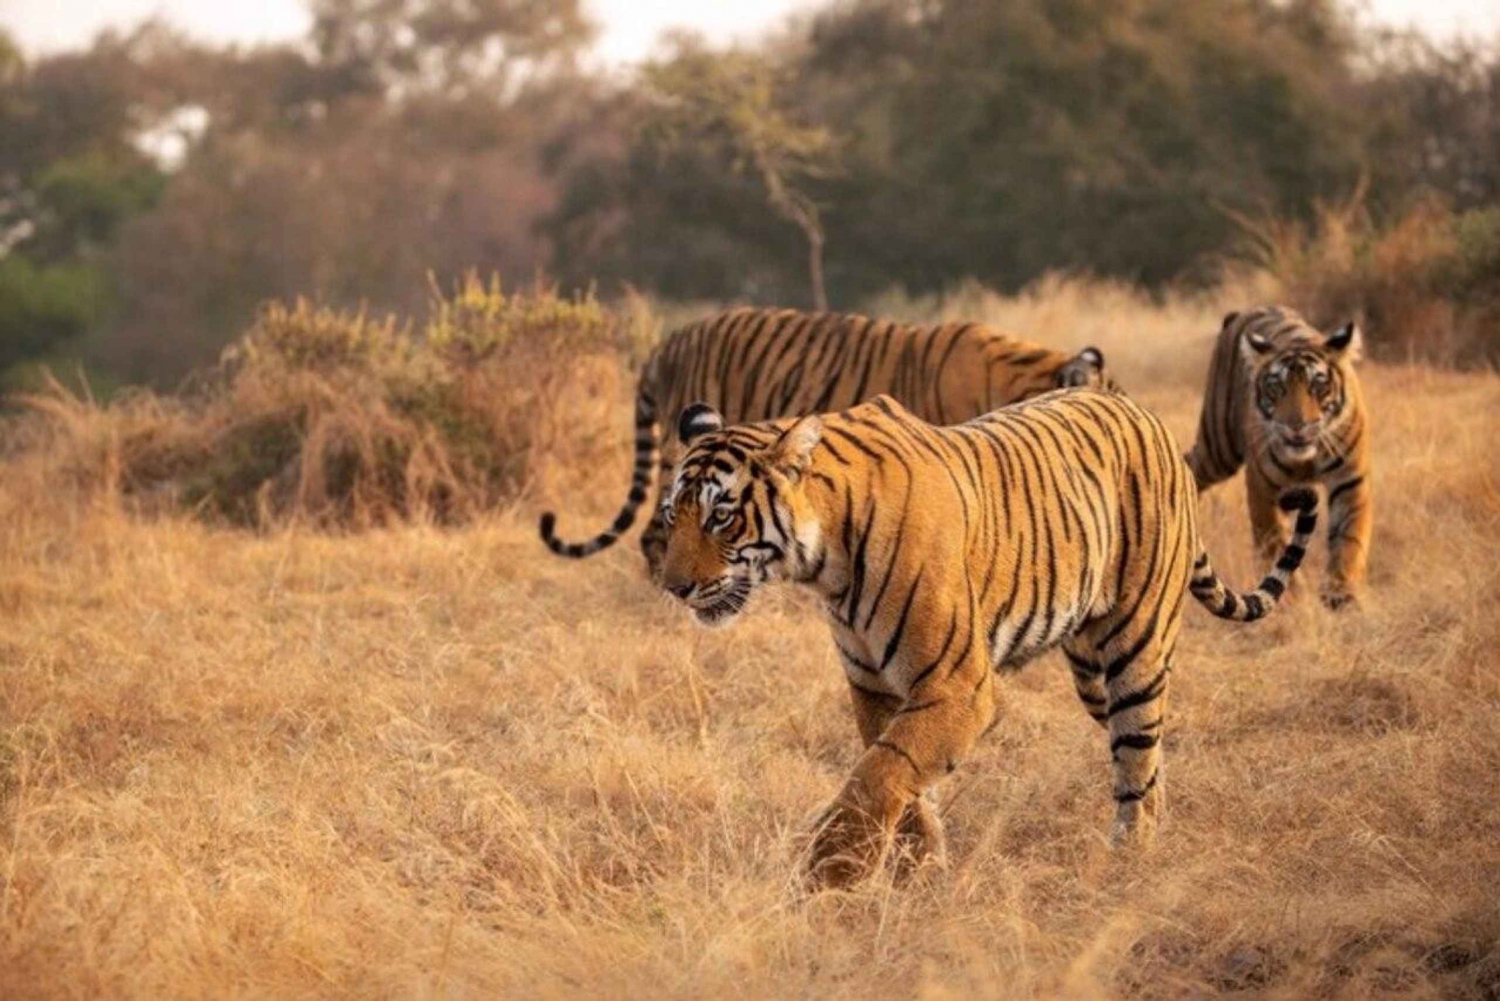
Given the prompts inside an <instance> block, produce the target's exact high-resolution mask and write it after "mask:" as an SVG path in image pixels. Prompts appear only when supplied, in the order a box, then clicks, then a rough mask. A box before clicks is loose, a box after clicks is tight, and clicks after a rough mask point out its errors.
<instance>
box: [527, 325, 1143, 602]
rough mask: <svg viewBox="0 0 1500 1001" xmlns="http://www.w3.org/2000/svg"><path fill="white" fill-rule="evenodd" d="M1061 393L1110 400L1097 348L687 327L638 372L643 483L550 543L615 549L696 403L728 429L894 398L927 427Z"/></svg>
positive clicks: (988, 338) (833, 330)
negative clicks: (619, 504) (577, 533)
mask: <svg viewBox="0 0 1500 1001" xmlns="http://www.w3.org/2000/svg"><path fill="white" fill-rule="evenodd" d="M1061 386H1103V387H1106V388H1110V389H1114V388H1116V387H1115V386H1114V383H1113V382H1112V381H1111V380H1110V379H1109V377H1108V376H1107V375H1106V374H1105V372H1104V356H1103V355H1102V354H1100V352H1099V350H1098V349H1097V348H1085V349H1083V350H1082V351H1081V352H1079V353H1078V354H1076V355H1069V354H1065V353H1063V352H1061V351H1053V350H1051V349H1048V348H1044V347H1042V346H1040V345H1037V344H1032V343H1030V342H1028V341H1023V340H1020V339H1018V338H1014V337H1011V336H1009V335H1008V334H1003V333H1001V332H1000V331H998V330H996V329H994V328H993V327H987V326H984V325H982V324H977V323H942V324H931V325H927V326H912V325H908V324H902V323H894V322H892V321H890V320H872V319H869V318H868V317H864V316H856V315H854V314H852V313H802V312H798V311H797V310H793V309H735V310H731V311H729V312H727V313H723V314H720V315H718V316H713V317H709V318H708V319H706V320H703V321H700V322H698V323H695V324H692V325H691V326H687V327H684V328H682V329H681V330H678V331H677V332H675V333H673V334H672V335H671V336H670V337H668V338H667V339H666V341H664V342H663V343H662V344H661V346H660V347H658V348H657V349H656V351H655V353H654V354H653V355H652V356H651V358H650V359H649V360H648V361H647V363H646V366H645V370H644V371H643V372H642V373H641V380H640V386H639V389H638V391H637V394H636V405H635V428H636V432H635V472H634V475H633V477H632V479H631V483H630V494H629V497H628V498H627V499H626V501H625V505H624V507H623V508H622V509H621V511H620V513H619V514H618V515H617V516H616V517H615V520H614V523H613V524H612V525H611V526H610V527H609V528H608V529H607V530H605V531H604V532H602V533H600V534H599V535H598V536H596V537H595V538H593V539H592V540H590V541H588V542H583V543H569V542H563V541H561V540H559V539H558V538H557V536H556V535H555V534H554V530H555V527H556V517H555V516H554V515H553V514H551V513H548V514H544V515H542V520H541V533H542V539H543V541H545V542H546V543H547V546H548V548H550V549H551V550H552V551H553V552H554V553H557V554H558V555H559V556H569V557H574V558H579V557H584V556H591V555H593V554H594V553H597V552H599V551H600V550H601V549H606V548H608V547H609V546H611V545H613V544H614V543H615V541H616V540H618V539H619V538H620V536H621V535H623V534H624V533H625V532H626V531H628V530H629V528H630V526H631V525H632V524H633V523H634V522H635V517H636V511H637V510H638V509H639V508H640V506H641V504H642V503H644V501H645V500H646V490H647V487H648V486H649V483H650V479H651V467H652V465H654V464H655V463H656V461H657V454H658V451H661V453H662V455H661V459H662V462H661V469H660V472H659V475H658V491H657V494H658V496H657V501H658V507H659V502H660V499H661V495H662V493H663V492H664V488H665V486H666V483H667V478H668V476H669V475H670V472H671V469H672V458H673V456H671V455H669V454H666V453H667V450H666V449H659V444H658V439H657V432H656V428H657V423H658V418H659V417H661V418H665V426H666V427H668V428H670V427H672V426H673V424H674V423H675V422H676V420H677V415H678V414H680V413H681V412H682V409H683V408H684V407H686V406H687V405H688V404H689V403H692V402H694V401H700V402H704V403H707V404H709V405H710V406H712V407H715V408H716V409H718V410H719V411H720V412H721V413H722V414H723V415H724V418H725V419H726V420H727V421H729V422H730V423H732V424H740V423H744V422H746V421H757V420H770V419H772V418H776V417H790V416H799V415H801V414H810V413H822V412H824V411H828V410H843V409H845V408H846V407H852V406H853V405H854V404H856V403H859V402H861V401H863V400H868V399H871V398H873V397H875V396H878V395H880V394H881V393H889V394H890V395H892V396H894V397H896V399H898V400H900V401H901V402H902V403H903V404H904V405H906V406H907V407H909V408H911V410H912V411H913V412H914V413H916V414H917V415H918V416H920V417H921V418H923V419H924V420H928V421H932V422H933V423H935V424H954V423H957V422H959V421H966V420H968V419H969V418H971V417H977V416H979V415H980V414H983V413H988V412H989V411H991V410H994V409H995V408H997V407H1002V406H1005V405H1006V404H1008V403H1015V402H1016V401H1018V400H1024V399H1027V398H1029V397H1032V396H1036V395H1038V394H1040V393H1046V392H1050V391H1051V390H1053V389H1057V388H1058V387H1061ZM665 546H666V532H665V530H664V528H663V525H662V521H661V515H660V511H659V510H658V511H656V513H655V514H654V515H653V516H652V519H651V521H650V523H649V524H648V525H647V526H646V530H645V532H644V533H643V534H642V536H641V551H642V552H643V553H645V556H646V563H647V566H648V568H649V569H650V571H651V574H652V576H653V577H654V576H656V575H657V573H658V570H659V568H660V565H661V557H662V552H663V550H664V549H665Z"/></svg>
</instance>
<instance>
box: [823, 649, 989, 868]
mask: <svg viewBox="0 0 1500 1001" xmlns="http://www.w3.org/2000/svg"><path fill="white" fill-rule="evenodd" d="M994 700H995V692H994V679H993V675H992V673H991V671H990V669H989V665H988V664H987V663H985V661H984V660H983V658H982V657H981V656H978V655H971V656H968V657H966V659H965V660H964V661H963V662H961V663H959V664H955V665H949V664H938V665H937V666H936V667H935V668H934V669H933V670H931V672H930V673H928V674H927V676H926V677H925V678H923V680H922V681H921V683H920V684H918V685H916V686H914V687H913V688H912V690H911V691H910V693H909V694H908V696H907V698H906V699H905V700H904V701H903V702H902V703H901V704H900V705H899V706H898V707H895V708H894V709H893V711H891V712H890V714H889V718H888V719H887V721H886V723H885V725H884V727H883V728H882V729H881V730H880V731H879V733H878V734H877V735H876V736H875V737H874V739H873V740H871V741H870V742H869V746H868V747H866V749H865V753H864V754H863V755H862V756H861V757H860V759H859V762H858V763H857V764H856V765H855V767H854V771H853V773H852V774H851V775H850V776H849V780H848V781H847V782H846V783H845V784H844V788H843V789H842V791H840V793H839V795H838V796H837V797H836V798H835V799H834V801H833V803H832V804H831V805H830V806H829V807H828V809H827V810H826V811H825V812H824V814H823V816H822V818H821V819H820V820H819V822H818V825H817V828H816V831H815V833H814V836H813V844H812V850H811V854H810V857H809V860H808V882H809V884H810V886H811V887H812V888H814V889H820V888H837V887H843V886H848V885H850V884H853V883H856V882H858V881H859V880H861V879H863V878H864V877H865V876H867V875H868V874H869V873H870V872H871V871H872V870H873V869H875V868H876V867H877V866H878V865H880V863H881V862H882V861H883V860H884V858H885V856H886V853H887V852H888V851H889V850H890V847H891V842H892V840H893V838H894V837H895V835H896V833H897V830H898V825H901V824H903V822H904V820H905V817H906V816H907V815H908V814H909V815H910V816H911V817H912V819H911V820H910V821H909V822H906V823H909V825H910V826H911V827H912V828H915V829H918V832H919V836H922V837H926V838H930V837H931V836H932V831H931V829H930V828H927V825H928V824H929V822H930V823H931V825H932V827H934V828H936V829H937V830H939V831H940V830H941V828H940V827H938V826H937V824H936V821H937V818H936V816H935V815H933V814H931V812H930V811H931V807H930V804H927V803H925V801H923V800H922V798H921V797H922V795H923V793H925V792H926V791H927V790H928V789H929V788H930V787H932V786H933V785H934V784H935V783H936V782H937V781H938V780H939V779H941V778H943V777H944V776H945V775H947V774H948V773H949V772H951V771H953V769H954V768H956V767H957V766H958V762H959V761H961V760H963V758H964V757H965V756H966V755H967V754H968V753H969V751H970V749H971V748H972V747H973V746H974V743H975V742H976V741H977V740H978V739H979V737H980V735H982V734H983V733H984V731H985V730H986V729H987V728H988V726H989V724H990V721H991V720H992V719H993V718H994V714H995V701H994Z"/></svg>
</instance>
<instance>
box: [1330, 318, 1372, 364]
mask: <svg viewBox="0 0 1500 1001" xmlns="http://www.w3.org/2000/svg"><path fill="white" fill-rule="evenodd" d="M1361 341H1362V338H1361V336H1360V333H1359V325H1358V324H1356V323H1355V322H1354V321H1353V320H1350V321H1349V322H1348V323H1346V324H1344V325H1343V326H1342V327H1340V328H1338V329H1337V330H1335V331H1334V332H1333V333H1331V334H1329V335H1328V336H1327V337H1325V338H1323V346H1324V347H1326V348H1327V349H1328V350H1329V351H1332V352H1333V353H1334V354H1345V353H1347V352H1350V351H1351V350H1352V352H1353V353H1354V354H1355V355H1356V356H1357V355H1358V354H1359V349H1360V344H1361Z"/></svg>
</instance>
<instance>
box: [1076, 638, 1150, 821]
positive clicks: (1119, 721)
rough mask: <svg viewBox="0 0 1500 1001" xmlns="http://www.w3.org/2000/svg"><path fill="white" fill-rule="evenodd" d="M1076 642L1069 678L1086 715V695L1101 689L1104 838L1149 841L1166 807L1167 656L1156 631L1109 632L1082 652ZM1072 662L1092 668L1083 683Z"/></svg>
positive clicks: (1078, 669) (1091, 713)
mask: <svg viewBox="0 0 1500 1001" xmlns="http://www.w3.org/2000/svg"><path fill="white" fill-rule="evenodd" d="M1080 649H1081V648H1080V645H1078V644H1072V645H1070V648H1069V659H1070V660H1071V661H1074V664H1075V666H1074V681H1075V684H1077V685H1078V689H1079V696H1080V698H1084V696H1085V695H1087V696H1088V698H1084V704H1085V706H1086V707H1087V708H1088V709H1089V710H1090V715H1094V716H1095V718H1096V719H1097V718H1098V716H1097V715H1095V711H1096V709H1097V707H1096V706H1095V705H1092V704H1090V701H1089V699H1090V698H1093V697H1094V696H1095V693H1096V691H1097V688H1096V687H1095V686H1096V685H1097V686H1098V687H1102V688H1103V690H1104V697H1105V705H1104V708H1103V717H1104V718H1103V720H1102V722H1103V723H1104V726H1105V729H1106V731H1107V732H1108V734H1109V755H1110V766H1111V769H1112V771H1113V773H1114V782H1113V787H1114V799H1115V822H1114V825H1113V828H1112V829H1111V832H1110V843H1111V844H1112V845H1115V846H1117V847H1120V846H1125V845H1131V844H1146V843H1149V842H1150V840H1151V839H1152V837H1153V836H1154V834H1155V832H1156V827H1157V824H1158V823H1159V822H1160V820H1161V818H1162V816H1163V814H1164V812H1165V807H1166V785H1165V781H1164V778H1163V773H1162V749H1161V741H1162V734H1163V727H1164V723H1165V716H1166V709H1167V684H1168V680H1169V679H1170V678H1171V674H1172V665H1171V655H1170V653H1169V652H1165V651H1164V650H1163V648H1162V642H1161V639H1160V637H1159V636H1153V635H1147V636H1143V637H1139V638H1137V639H1135V640H1134V641H1129V640H1127V639H1125V638H1123V637H1119V636H1114V637H1111V638H1110V640H1109V641H1108V642H1106V644H1105V645H1104V646H1103V647H1102V648H1101V647H1095V648H1094V652H1093V653H1092V654H1091V655H1088V656H1080ZM1078 661H1085V662H1088V663H1090V664H1092V665H1093V666H1094V667H1096V669H1097V675H1096V676H1095V679H1093V680H1091V681H1090V682H1089V684H1088V686H1087V687H1085V685H1084V684H1083V682H1082V678H1081V675H1082V673H1083V671H1082V670H1081V669H1080V668H1079V667H1078V663H1077V662H1078Z"/></svg>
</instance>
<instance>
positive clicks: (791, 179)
mask: <svg viewBox="0 0 1500 1001" xmlns="http://www.w3.org/2000/svg"><path fill="white" fill-rule="evenodd" d="M777 77H778V68H777V67H776V65H775V64H774V63H773V62H771V61H770V60H769V59H767V58H765V57H764V56H760V55H757V54H754V53H750V52H745V51H743V50H729V51H724V52H718V51H714V50H711V49H708V48H705V47H704V46H703V45H701V44H700V43H698V42H696V41H694V40H692V39H690V38H685V37H680V38H679V40H678V50H677V52H676V54H675V55H674V57H673V58H671V59H669V60H666V61H663V62H657V63H651V64H649V65H647V67H646V68H645V71H644V74H643V82H644V84H645V86H646V87H647V88H649V91H650V92H651V94H652V96H653V97H654V98H655V102H654V103H655V107H656V111H657V114H656V116H655V121H654V122H653V127H654V129H655V131H656V132H657V134H658V137H659V139H660V140H662V141H664V142H665V143H667V144H669V145H670V144H678V143H684V142H698V143H702V144H704V145H705V146H707V147H708V148H709V149H711V150H713V151H714V152H715V154H716V155H718V156H720V157H721V158H722V159H724V160H727V161H728V163H729V164H730V166H731V169H733V170H734V171H736V172H740V171H745V170H750V171H753V172H754V174H755V176H756V177H757V178H759V180H760V182H761V184H762V185H763V186H764V189H765V198H766V201H767V202H768V203H769V204H770V206H771V208H772V209H773V210H774V211H775V212H776V213H777V214H779V215H780V216H781V217H782V218H783V219H786V220H787V221H788V222H791V223H792V224H794V225H795V226H796V227H797V228H798V229H799V230H801V232H802V235H803V238H804V239H805V240H806V241H807V274H808V281H809V283H810V285H811V287H812V298H813V306H814V308H815V309H819V310H826V309H827V308H828V292H827V289H826V287H825V283H824V277H823V248H824V243H825V235H824V230H823V219H822V213H821V212H820V211H819V208H818V203H817V202H816V201H814V199H813V198H812V196H811V195H810V194H809V193H808V192H807V190H806V188H805V185H806V184H807V182H809V181H816V180H820V179H823V178H827V177H829V176H831V175H832V174H833V173H834V172H835V168H836V165H837V147H836V143H835V141H834V137H833V134H832V132H831V131H830V130H829V129H828V128H826V127H822V126H815V125H804V124H801V123H798V122H797V121H795V120H794V119H793V117H792V115H791V113H790V112H789V111H788V110H787V109H786V108H785V106H784V104H783V102H782V98H781V97H780V95H779V94H778V90H779V89H780V88H779V87H778V80H777Z"/></svg>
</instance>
